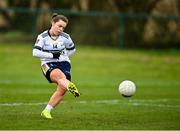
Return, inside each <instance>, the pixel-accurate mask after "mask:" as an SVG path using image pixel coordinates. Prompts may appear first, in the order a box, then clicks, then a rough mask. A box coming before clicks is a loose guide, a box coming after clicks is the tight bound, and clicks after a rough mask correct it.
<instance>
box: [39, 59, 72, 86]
mask: <svg viewBox="0 0 180 131" xmlns="http://www.w3.org/2000/svg"><path fill="white" fill-rule="evenodd" d="M41 69H42V71H43V74H44V76H45V77H46V79H47V80H48V81H49V83H52V81H51V78H50V73H51V71H52V70H54V69H60V70H61V71H62V72H63V73H64V75H65V76H66V78H67V79H68V80H70V81H71V74H70V70H71V64H70V63H69V62H67V61H62V62H50V63H46V64H43V65H42V66H41Z"/></svg>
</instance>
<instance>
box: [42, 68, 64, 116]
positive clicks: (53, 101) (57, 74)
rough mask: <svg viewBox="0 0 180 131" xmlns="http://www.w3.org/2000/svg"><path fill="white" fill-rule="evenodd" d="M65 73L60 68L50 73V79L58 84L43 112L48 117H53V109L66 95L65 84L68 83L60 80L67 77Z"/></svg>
mask: <svg viewBox="0 0 180 131" xmlns="http://www.w3.org/2000/svg"><path fill="white" fill-rule="evenodd" d="M65 77H66V76H65V75H64V74H63V73H62V72H61V71H60V70H59V69H54V70H52V71H51V73H50V79H51V81H52V82H54V83H56V84H57V89H56V91H55V92H54V93H53V95H52V96H51V98H50V100H49V102H48V104H47V106H46V107H45V109H44V110H43V112H42V113H41V115H42V116H43V117H45V118H47V119H52V116H51V113H50V112H51V110H52V109H53V108H54V107H56V105H58V104H59V103H60V102H61V101H62V100H63V98H64V95H65V93H66V91H67V90H66V88H64V86H65V85H66V83H65V81H62V82H60V81H59V80H61V79H65Z"/></svg>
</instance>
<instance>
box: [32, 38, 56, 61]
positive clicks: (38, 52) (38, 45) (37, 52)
mask: <svg viewBox="0 0 180 131" xmlns="http://www.w3.org/2000/svg"><path fill="white" fill-rule="evenodd" d="M43 45H44V40H43V38H42V37H41V36H40V35H38V37H37V39H36V42H35V45H34V48H33V56H35V57H39V58H53V54H52V53H48V52H43V51H42V49H43Z"/></svg>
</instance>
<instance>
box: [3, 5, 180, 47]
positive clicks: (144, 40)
mask: <svg viewBox="0 0 180 131" xmlns="http://www.w3.org/2000/svg"><path fill="white" fill-rule="evenodd" d="M52 12H57V13H60V14H64V15H66V16H67V17H68V19H69V21H70V23H69V25H68V27H67V29H66V32H67V33H69V34H70V35H71V37H72V38H73V40H74V41H75V43H77V44H83V45H100V46H119V47H120V48H123V47H180V16H152V15H147V14H126V13H109V12H72V11H67V10H59V9H51V10H42V9H28V8H6V9H0V43H5V42H16V43H18V42H31V43H33V42H34V41H35V37H36V35H37V34H38V33H40V32H42V31H43V30H46V29H48V28H49V27H50V19H51V14H52Z"/></svg>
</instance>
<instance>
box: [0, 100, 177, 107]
mask: <svg viewBox="0 0 180 131" xmlns="http://www.w3.org/2000/svg"><path fill="white" fill-rule="evenodd" d="M168 101H174V100H170V99H155V100H145V99H144V100H142V99H138V100H137V99H135V100H132V99H131V100H118V99H114V100H95V101H86V100H83V101H70V102H71V103H77V104H89V103H92V104H93V103H94V104H112V105H113V104H124V105H131V106H151V107H152V106H153V107H166V108H180V105H170V104H167V102H168ZM175 101H180V100H178V99H176V100H175ZM159 102H160V104H159ZM62 103H68V101H63V102H62ZM46 104H47V102H40V103H0V107H8V106H9V107H14V106H39V105H46Z"/></svg>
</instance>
